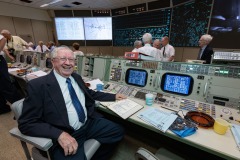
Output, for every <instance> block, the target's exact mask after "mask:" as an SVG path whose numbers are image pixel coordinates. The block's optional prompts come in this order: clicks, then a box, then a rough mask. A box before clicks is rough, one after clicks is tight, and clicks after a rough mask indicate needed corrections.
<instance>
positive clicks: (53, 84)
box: [47, 71, 69, 126]
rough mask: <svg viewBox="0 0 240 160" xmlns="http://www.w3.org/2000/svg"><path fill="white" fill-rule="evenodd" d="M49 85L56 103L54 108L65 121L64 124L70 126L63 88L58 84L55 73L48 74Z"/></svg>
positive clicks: (50, 92)
mask: <svg viewBox="0 0 240 160" xmlns="http://www.w3.org/2000/svg"><path fill="white" fill-rule="evenodd" d="M47 85H48V92H49V95H50V98H51V99H52V101H53V103H54V106H55V107H56V109H57V110H58V112H59V115H61V118H62V120H63V121H64V123H65V124H66V125H68V126H69V121H68V115H67V109H66V105H65V101H64V98H63V95H62V91H61V88H60V86H59V84H58V82H57V79H56V77H55V76H54V73H53V71H51V73H49V74H48V77H47Z"/></svg>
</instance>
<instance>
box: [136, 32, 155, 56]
mask: <svg viewBox="0 0 240 160" xmlns="http://www.w3.org/2000/svg"><path fill="white" fill-rule="evenodd" d="M142 40H143V43H144V46H143V47H140V48H138V49H137V51H138V52H140V53H142V55H141V59H143V60H156V56H157V52H158V51H157V49H156V48H154V47H152V46H151V43H152V35H151V34H150V33H145V34H144V35H143V37H142Z"/></svg>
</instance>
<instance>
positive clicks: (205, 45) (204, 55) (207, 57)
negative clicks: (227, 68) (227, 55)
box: [197, 34, 213, 64]
mask: <svg viewBox="0 0 240 160" xmlns="http://www.w3.org/2000/svg"><path fill="white" fill-rule="evenodd" d="M212 39H213V37H212V36H211V35H209V34H204V35H202V36H201V38H200V39H199V41H198V44H199V47H200V50H199V53H198V57H197V59H198V60H204V61H205V64H210V63H211V59H212V54H213V49H212V47H210V46H209V43H210V42H211V41H212Z"/></svg>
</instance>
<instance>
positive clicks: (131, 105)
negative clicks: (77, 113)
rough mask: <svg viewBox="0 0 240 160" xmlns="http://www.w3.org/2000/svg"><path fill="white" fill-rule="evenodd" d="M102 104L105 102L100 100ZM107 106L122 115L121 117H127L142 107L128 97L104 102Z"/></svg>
mask: <svg viewBox="0 0 240 160" xmlns="http://www.w3.org/2000/svg"><path fill="white" fill-rule="evenodd" d="M100 103H101V104H102V105H104V103H105V102H100ZM105 104H106V105H107V106H106V107H107V108H109V109H110V110H112V111H113V112H115V113H116V114H117V115H119V116H120V117H122V118H123V119H127V118H128V117H130V116H131V115H133V114H134V113H136V112H137V111H139V110H140V109H142V108H143V106H141V105H140V104H138V103H136V102H134V101H132V100H130V99H123V100H120V101H117V102H113V103H112V102H110V103H105Z"/></svg>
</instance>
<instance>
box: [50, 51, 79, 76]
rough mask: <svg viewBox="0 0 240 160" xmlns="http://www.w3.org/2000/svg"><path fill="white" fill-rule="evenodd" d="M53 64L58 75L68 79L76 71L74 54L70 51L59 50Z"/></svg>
mask: <svg viewBox="0 0 240 160" xmlns="http://www.w3.org/2000/svg"><path fill="white" fill-rule="evenodd" d="M52 64H53V67H54V69H55V70H56V72H57V73H58V74H60V75H61V76H63V77H65V78H68V77H69V76H70V75H71V74H72V73H73V70H74V54H73V52H72V51H71V50H69V49H61V50H59V51H58V54H57V57H55V58H53V60H52Z"/></svg>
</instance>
